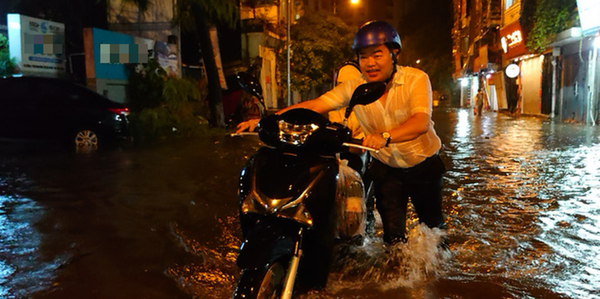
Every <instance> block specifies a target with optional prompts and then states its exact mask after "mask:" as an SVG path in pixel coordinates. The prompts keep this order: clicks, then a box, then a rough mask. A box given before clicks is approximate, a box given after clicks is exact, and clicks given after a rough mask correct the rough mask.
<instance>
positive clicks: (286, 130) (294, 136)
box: [277, 120, 319, 145]
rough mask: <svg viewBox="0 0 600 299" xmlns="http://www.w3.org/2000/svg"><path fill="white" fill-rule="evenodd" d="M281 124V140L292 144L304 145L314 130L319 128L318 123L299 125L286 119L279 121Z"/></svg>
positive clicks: (279, 124)
mask: <svg viewBox="0 0 600 299" xmlns="http://www.w3.org/2000/svg"><path fill="white" fill-rule="evenodd" d="M277 124H278V126H279V140H280V141H281V142H285V143H288V144H292V145H302V144H304V142H305V141H306V138H308V137H309V136H310V135H312V133H313V132H315V131H316V130H317V129H319V126H318V125H317V124H312V123H311V124H305V125H297V124H291V123H288V122H286V121H284V120H279V121H278V122H277Z"/></svg>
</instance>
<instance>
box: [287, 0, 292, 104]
mask: <svg viewBox="0 0 600 299" xmlns="http://www.w3.org/2000/svg"><path fill="white" fill-rule="evenodd" d="M291 3H292V0H287V9H286V15H287V39H286V44H287V103H288V106H292V91H291V87H292V76H291V74H290V72H291V67H290V54H291V52H290V46H291V42H290V26H291V25H292V22H291V21H290V18H291V16H292V6H291Z"/></svg>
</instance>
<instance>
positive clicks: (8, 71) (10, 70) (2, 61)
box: [0, 34, 19, 78]
mask: <svg viewBox="0 0 600 299" xmlns="http://www.w3.org/2000/svg"><path fill="white" fill-rule="evenodd" d="M17 73H19V67H18V65H17V62H16V61H15V59H14V58H10V55H9V53H8V39H7V38H6V37H5V36H4V35H2V34H0V78H2V77H5V76H10V75H13V74H17Z"/></svg>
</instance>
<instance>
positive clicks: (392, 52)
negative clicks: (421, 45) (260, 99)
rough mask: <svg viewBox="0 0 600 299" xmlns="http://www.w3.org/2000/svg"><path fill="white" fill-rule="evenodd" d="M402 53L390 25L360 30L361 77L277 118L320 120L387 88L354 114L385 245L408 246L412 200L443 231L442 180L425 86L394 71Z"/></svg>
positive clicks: (249, 126) (407, 70)
mask: <svg viewBox="0 0 600 299" xmlns="http://www.w3.org/2000/svg"><path fill="white" fill-rule="evenodd" d="M401 49H402V44H401V42H400V36H399V35H398V33H397V32H396V30H395V29H394V27H393V26H391V25H390V24H388V23H386V22H382V21H371V22H367V23H365V24H364V25H362V26H361V27H360V28H359V30H358V32H357V33H356V34H355V36H354V42H353V45H352V50H353V51H354V52H355V53H356V55H357V59H358V62H359V66H360V70H361V73H362V76H361V77H359V78H356V79H353V80H349V81H346V82H343V83H341V84H339V85H338V86H336V87H335V88H333V89H332V90H331V91H329V92H327V93H325V94H323V95H322V96H320V97H318V98H316V99H313V100H310V101H305V102H301V103H298V104H296V105H293V106H290V107H287V108H285V109H282V110H280V111H278V112H277V114H281V113H283V112H285V111H287V110H290V109H295V108H307V109H311V110H313V111H316V112H318V113H321V114H326V113H327V112H329V111H332V110H337V109H340V108H342V107H345V106H347V105H348V103H349V101H350V98H351V96H352V93H353V91H354V90H355V89H356V88H357V87H358V86H359V85H361V84H363V83H366V82H376V81H382V82H385V83H386V92H385V93H384V94H383V96H382V97H381V98H379V100H378V101H376V102H374V103H372V104H369V105H366V106H357V107H356V108H355V109H354V112H355V114H356V117H357V119H358V122H359V124H360V127H361V129H362V131H363V132H364V134H365V137H364V139H363V143H362V144H363V145H364V146H367V147H371V148H374V149H378V150H379V151H378V152H377V153H371V155H372V156H373V157H374V159H373V162H372V164H371V165H370V167H369V169H368V175H369V177H370V178H371V179H372V180H373V184H374V185H373V187H374V190H375V198H376V206H377V210H378V212H379V214H380V215H381V219H382V223H383V232H384V235H383V239H384V241H385V242H386V243H387V244H395V243H398V242H406V240H407V239H406V214H407V206H408V200H409V198H410V200H411V202H412V204H413V206H414V208H415V211H416V213H417V215H418V217H419V221H420V222H421V223H425V224H426V225H427V226H428V227H430V228H440V229H445V228H446V223H445V221H444V216H443V213H442V175H443V173H444V172H445V170H446V169H445V166H444V163H443V162H442V160H441V158H440V156H439V151H440V149H441V146H442V143H441V140H440V138H439V137H438V136H437V134H436V132H435V129H434V123H433V121H432V120H431V114H432V92H431V83H430V81H429V77H428V76H427V74H426V73H425V72H423V71H421V70H418V69H415V68H411V67H406V66H400V65H397V63H396V62H397V58H398V55H399V54H400V51H401ZM258 121H259V120H258V119H253V120H249V121H246V122H242V123H240V124H239V125H238V127H237V132H242V131H246V130H250V131H252V130H254V129H255V128H256V126H257V124H258Z"/></svg>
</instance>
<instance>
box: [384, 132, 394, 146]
mask: <svg viewBox="0 0 600 299" xmlns="http://www.w3.org/2000/svg"><path fill="white" fill-rule="evenodd" d="M381 137H383V138H384V139H385V146H386V147H387V146H388V145H390V141H392V135H390V133H388V132H383V133H381Z"/></svg>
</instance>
